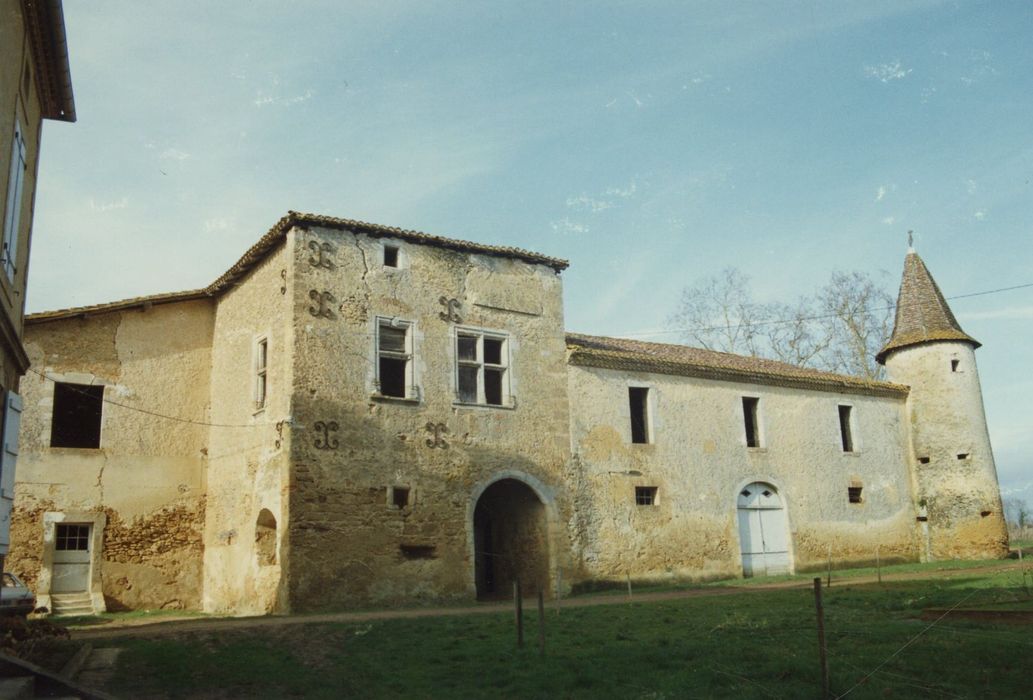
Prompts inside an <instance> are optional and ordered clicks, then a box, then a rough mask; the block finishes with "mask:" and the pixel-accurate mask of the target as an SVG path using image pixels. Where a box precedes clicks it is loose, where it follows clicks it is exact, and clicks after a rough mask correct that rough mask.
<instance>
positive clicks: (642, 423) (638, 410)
mask: <svg viewBox="0 0 1033 700" xmlns="http://www.w3.org/2000/svg"><path fill="white" fill-rule="evenodd" d="M628 401H629V403H630V405H631V441H632V442H633V443H637V444H640V445H641V444H645V443H647V442H649V415H648V410H649V408H648V402H649V389H646V388H643V387H638V386H631V387H628Z"/></svg>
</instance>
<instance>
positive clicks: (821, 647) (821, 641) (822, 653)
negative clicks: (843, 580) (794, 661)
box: [814, 576, 829, 700]
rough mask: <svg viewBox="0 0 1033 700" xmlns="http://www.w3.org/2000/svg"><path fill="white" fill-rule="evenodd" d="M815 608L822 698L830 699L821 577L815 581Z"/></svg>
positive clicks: (823, 699)
mask: <svg viewBox="0 0 1033 700" xmlns="http://www.w3.org/2000/svg"><path fill="white" fill-rule="evenodd" d="M814 607H815V610H816V611H817V614H818V660H819V662H820V663H821V697H822V700H827V699H828V697H829V660H828V656H827V655H826V650H825V607H824V606H823V605H822V603H821V577H820V576H819V577H817V578H815V579H814Z"/></svg>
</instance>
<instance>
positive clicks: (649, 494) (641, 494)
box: [635, 486, 657, 506]
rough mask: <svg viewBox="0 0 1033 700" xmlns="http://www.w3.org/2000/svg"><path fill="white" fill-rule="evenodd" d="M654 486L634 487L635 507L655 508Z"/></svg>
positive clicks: (655, 488)
mask: <svg viewBox="0 0 1033 700" xmlns="http://www.w3.org/2000/svg"><path fill="white" fill-rule="evenodd" d="M656 490H657V487H656V486H636V487H635V505H637V506H655V505H656Z"/></svg>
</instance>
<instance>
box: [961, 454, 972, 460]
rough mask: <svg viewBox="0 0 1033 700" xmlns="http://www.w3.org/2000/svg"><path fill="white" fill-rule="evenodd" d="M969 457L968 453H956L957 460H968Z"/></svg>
mask: <svg viewBox="0 0 1033 700" xmlns="http://www.w3.org/2000/svg"><path fill="white" fill-rule="evenodd" d="M971 456H972V455H971V454H970V453H968V452H959V453H958V459H968V458H969V457H971Z"/></svg>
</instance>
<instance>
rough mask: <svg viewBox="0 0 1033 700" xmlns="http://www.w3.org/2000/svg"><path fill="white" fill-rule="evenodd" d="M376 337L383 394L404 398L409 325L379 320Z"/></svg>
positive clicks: (406, 380) (407, 369) (407, 363)
mask: <svg viewBox="0 0 1033 700" xmlns="http://www.w3.org/2000/svg"><path fill="white" fill-rule="evenodd" d="M379 331H380V332H379V335H378V338H377V353H378V355H379V360H380V362H379V367H378V372H379V374H378V379H379V380H380V393H381V394H382V395H383V396H394V397H397V398H405V397H406V396H408V393H407V391H406V389H407V386H408V378H409V377H408V375H409V360H410V359H411V358H410V354H409V326H408V325H402V326H398V325H396V324H394V323H393V322H391V321H387V320H384V321H381V323H380V327H379Z"/></svg>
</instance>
